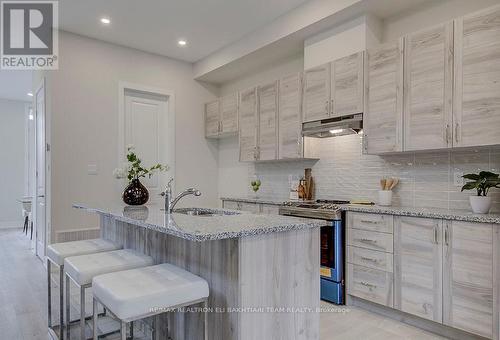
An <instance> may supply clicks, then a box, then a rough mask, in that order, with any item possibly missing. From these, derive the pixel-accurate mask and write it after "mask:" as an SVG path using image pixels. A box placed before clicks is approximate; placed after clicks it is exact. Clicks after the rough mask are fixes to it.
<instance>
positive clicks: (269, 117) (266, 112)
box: [257, 81, 278, 161]
mask: <svg viewBox="0 0 500 340" xmlns="http://www.w3.org/2000/svg"><path fill="white" fill-rule="evenodd" d="M257 94H258V103H259V104H258V108H259V110H258V120H259V129H258V144H257V156H258V157H257V158H258V160H260V161H267V160H273V159H276V158H277V157H278V125H277V117H278V82H277V81H273V82H272V83H269V84H264V85H261V86H259V87H258V88H257Z"/></svg>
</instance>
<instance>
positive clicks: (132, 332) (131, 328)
mask: <svg viewBox="0 0 500 340" xmlns="http://www.w3.org/2000/svg"><path fill="white" fill-rule="evenodd" d="M133 338H134V322H133V321H130V339H133Z"/></svg>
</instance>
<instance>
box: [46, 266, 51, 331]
mask: <svg viewBox="0 0 500 340" xmlns="http://www.w3.org/2000/svg"><path fill="white" fill-rule="evenodd" d="M50 271H51V268H50V260H49V259H47V317H48V326H49V328H52V289H51V287H52V285H51V283H52V282H51V280H50Z"/></svg>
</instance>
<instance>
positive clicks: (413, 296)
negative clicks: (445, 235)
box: [394, 217, 443, 322]
mask: <svg viewBox="0 0 500 340" xmlns="http://www.w3.org/2000/svg"><path fill="white" fill-rule="evenodd" d="M442 225H443V221H442V220H436V219H427V218H414V217H395V219H394V226H395V229H394V308H396V309H399V310H401V311H403V312H406V313H410V314H413V315H417V316H419V317H421V318H424V319H429V320H433V321H436V322H442V321H443V308H442V306H443V303H442V282H443V280H442Z"/></svg>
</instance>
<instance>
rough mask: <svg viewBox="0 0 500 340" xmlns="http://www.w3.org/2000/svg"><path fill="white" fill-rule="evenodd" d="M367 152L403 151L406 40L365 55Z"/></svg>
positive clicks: (370, 51) (369, 51)
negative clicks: (404, 45)
mask: <svg viewBox="0 0 500 340" xmlns="http://www.w3.org/2000/svg"><path fill="white" fill-rule="evenodd" d="M365 59H366V61H365V111H364V115H363V127H364V136H363V142H364V152H365V153H368V154H379V153H386V152H398V151H403V142H402V135H403V39H400V40H399V42H398V43H394V44H387V45H383V46H380V47H378V48H376V49H371V50H368V51H367V52H366V55H365Z"/></svg>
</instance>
